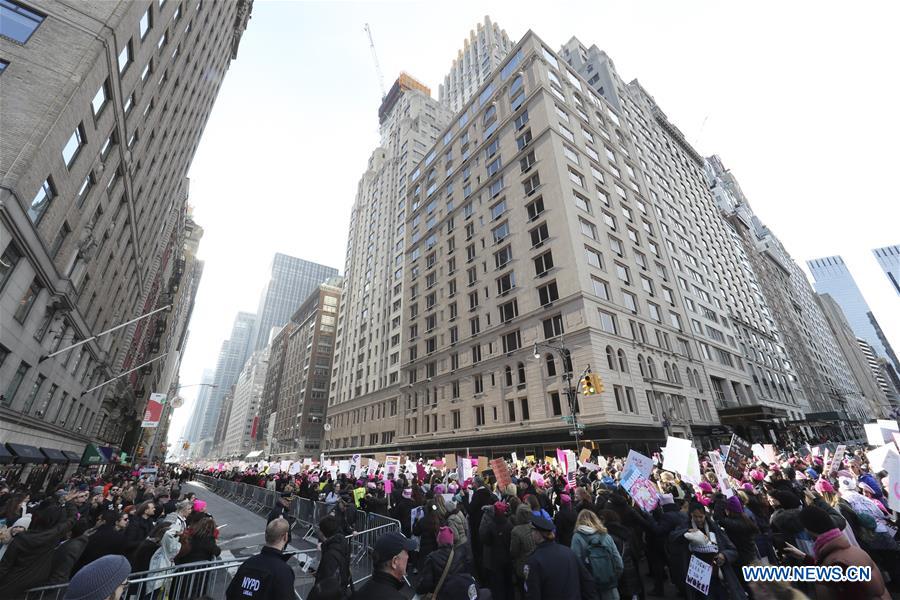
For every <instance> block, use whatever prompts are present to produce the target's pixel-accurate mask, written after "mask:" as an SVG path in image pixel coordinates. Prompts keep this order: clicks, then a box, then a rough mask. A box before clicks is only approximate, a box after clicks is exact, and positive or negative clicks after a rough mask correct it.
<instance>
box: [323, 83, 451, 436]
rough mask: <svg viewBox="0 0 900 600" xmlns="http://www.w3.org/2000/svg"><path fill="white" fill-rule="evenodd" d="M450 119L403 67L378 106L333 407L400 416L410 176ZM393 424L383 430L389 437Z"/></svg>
mask: <svg viewBox="0 0 900 600" xmlns="http://www.w3.org/2000/svg"><path fill="white" fill-rule="evenodd" d="M449 119H450V113H449V111H448V110H447V109H446V108H444V107H443V106H442V105H441V104H440V103H438V102H437V101H435V100H434V99H432V98H431V96H430V90H429V89H428V88H427V87H426V86H425V85H423V84H422V83H420V82H418V81H416V80H415V79H414V78H412V77H411V76H409V75H407V74H405V73H402V74H401V75H400V77H399V78H398V79H397V80H396V81H395V82H394V85H393V86H392V87H391V89H390V91H389V92H388V94H387V96H385V98H384V100H383V101H382V104H381V106H380V108H379V110H378V120H379V124H380V128H381V145H380V146H379V147H378V148H376V149H375V151H374V152H373V153H372V155H371V157H370V158H369V162H368V169H367V170H366V172H365V173H364V174H363V176H362V178H361V179H360V181H359V186H358V188H357V195H356V200H355V202H354V204H353V210H352V212H351V215H350V231H349V236H348V240H347V260H346V263H345V266H344V282H343V294H342V301H341V307H340V314H339V318H338V324H337V332H336V341H335V349H334V370H333V372H332V377H331V383H330V388H331V389H330V392H329V401H328V403H329V406H339V405H340V406H354V407H357V406H365V407H367V409H368V407H369V406H373V407H375V406H377V407H378V408H377V410H378V411H383V412H384V414H386V415H387V414H390V415H393V416H394V417H396V416H397V415H398V412H397V398H398V394H399V392H398V390H399V387H400V363H401V352H402V350H403V340H402V339H401V325H400V321H401V318H402V315H401V313H402V310H401V305H402V296H403V280H404V273H403V269H404V250H405V247H406V244H405V241H404V239H405V227H404V225H403V223H404V220H405V218H406V214H407V206H406V191H407V185H408V183H407V179H408V177H409V175H410V173H412V172H413V169H414V168H415V165H417V164H418V163H419V162H420V161H421V160H422V159H423V158H425V154H426V151H427V149H428V148H429V147H430V146H431V144H433V143H434V141H435V140H436V139H437V136H438V133H439V132H440V131H441V129H442V128H443V127H444V126H445V125H446V124H447V123H448V122H449ZM433 160H434V156H431V157H430V159H429V163H430V161H433ZM416 175H418V173H417V174H416ZM372 410H376V409H375V408H373V409H372ZM394 431H395V428H394V427H393V426H386V427H385V428H384V431H383V432H380V433H382V434H383V436H384V443H390V441H391V439H392V438H393V435H394Z"/></svg>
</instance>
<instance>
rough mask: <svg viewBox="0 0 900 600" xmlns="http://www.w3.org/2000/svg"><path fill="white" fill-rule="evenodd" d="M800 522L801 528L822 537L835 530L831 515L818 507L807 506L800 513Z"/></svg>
mask: <svg viewBox="0 0 900 600" xmlns="http://www.w3.org/2000/svg"><path fill="white" fill-rule="evenodd" d="M800 522H801V523H803V527H805V528H806V529H807V530H809V531H810V532H811V533H814V534H815V535H822V534H823V533H825V532H826V531H829V530H831V529H835V525H834V521H832V520H831V515H829V514H828V513H827V512H825V511H824V510H822V509H821V508H819V507H818V506H807V507H806V508H804V509H803V510H801V511H800Z"/></svg>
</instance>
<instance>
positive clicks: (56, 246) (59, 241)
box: [50, 221, 72, 258]
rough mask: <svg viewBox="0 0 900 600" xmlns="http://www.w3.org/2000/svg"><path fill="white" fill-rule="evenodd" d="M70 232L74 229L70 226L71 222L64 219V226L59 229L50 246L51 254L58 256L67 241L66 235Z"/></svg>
mask: <svg viewBox="0 0 900 600" xmlns="http://www.w3.org/2000/svg"><path fill="white" fill-rule="evenodd" d="M70 233H72V230H71V229H70V228H69V224H68V223H66V222H65V221H64V222H63V224H62V227H60V228H59V231H58V232H57V233H56V237H55V238H54V239H53V244H51V246H50V256H52V257H53V258H56V255H57V254H59V250H60V248H62V245H63V243H64V242H65V241H66V237H67V236H68V235H69V234H70Z"/></svg>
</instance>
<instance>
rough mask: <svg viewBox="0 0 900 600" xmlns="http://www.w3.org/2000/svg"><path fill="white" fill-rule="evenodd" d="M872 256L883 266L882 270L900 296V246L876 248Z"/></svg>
mask: <svg viewBox="0 0 900 600" xmlns="http://www.w3.org/2000/svg"><path fill="white" fill-rule="evenodd" d="M872 254H874V255H875V260H877V261H878V264H879V265H881V270H882V271H884V274H885V275H886V276H887V278H888V281H890V282H891V286H893V288H894V291H895V292H897V295H898V296H900V245H896V246H885V247H884V248H875V249H874V250H872Z"/></svg>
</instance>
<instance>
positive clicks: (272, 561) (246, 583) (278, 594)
mask: <svg viewBox="0 0 900 600" xmlns="http://www.w3.org/2000/svg"><path fill="white" fill-rule="evenodd" d="M286 559H287V557H285V556H284V555H282V553H281V551H279V550H278V549H276V548H271V547H269V546H263V547H262V550H260V553H259V554H257V555H256V556H253V557H251V558H248V559H247V560H246V561H245V562H244V563H243V564H242V565H241V566H240V567H239V568H238V570H237V573H235V574H234V578H233V579H232V580H231V583H230V584H229V585H228V590H227V591H226V593H225V597H226V598H227V600H282V599H284V598H293V597H294V571H293V570H292V569H291V568H290V567H289V566H288V565H287V563H285V560H286Z"/></svg>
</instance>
